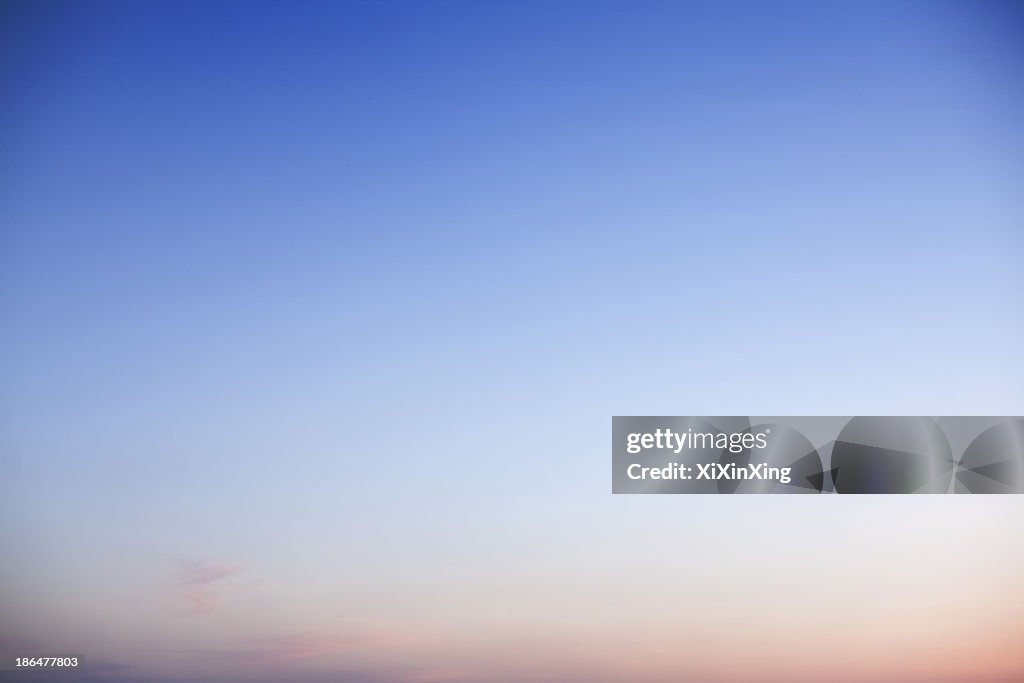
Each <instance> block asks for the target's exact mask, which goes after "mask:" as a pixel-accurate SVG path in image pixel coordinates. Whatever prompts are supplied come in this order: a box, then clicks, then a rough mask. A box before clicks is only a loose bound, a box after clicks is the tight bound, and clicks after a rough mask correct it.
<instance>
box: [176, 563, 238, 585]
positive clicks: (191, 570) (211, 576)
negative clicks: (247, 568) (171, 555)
mask: <svg viewBox="0 0 1024 683" xmlns="http://www.w3.org/2000/svg"><path fill="white" fill-rule="evenodd" d="M241 571H242V567H241V566H240V565H237V564H219V563H215V562H181V563H179V565H178V584H179V585H182V586H203V585H206V584H210V583H213V582H214V581H220V580H221V579H225V578H227V577H229V576H233V575H234V574H238V573H239V572H241Z"/></svg>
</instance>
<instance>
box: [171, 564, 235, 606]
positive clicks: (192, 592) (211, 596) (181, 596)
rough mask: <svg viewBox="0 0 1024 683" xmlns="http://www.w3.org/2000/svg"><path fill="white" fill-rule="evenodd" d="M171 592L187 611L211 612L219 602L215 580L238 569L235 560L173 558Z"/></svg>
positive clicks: (221, 579) (216, 581)
mask: <svg viewBox="0 0 1024 683" xmlns="http://www.w3.org/2000/svg"><path fill="white" fill-rule="evenodd" d="M173 562H174V565H175V568H174V573H175V578H174V580H173V586H174V596H175V598H176V599H177V601H178V602H179V604H182V605H184V609H185V611H186V612H187V613H188V614H193V615H200V614H209V613H211V612H213V611H214V610H215V609H216V608H217V606H218V605H220V604H221V593H220V591H219V590H218V589H217V586H215V584H217V583H218V582H220V581H223V580H224V579H227V578H230V577H232V576H235V575H237V574H239V573H241V572H242V570H243V567H242V565H239V564H232V563H226V562H211V561H207V560H199V561H196V560H174V561H173Z"/></svg>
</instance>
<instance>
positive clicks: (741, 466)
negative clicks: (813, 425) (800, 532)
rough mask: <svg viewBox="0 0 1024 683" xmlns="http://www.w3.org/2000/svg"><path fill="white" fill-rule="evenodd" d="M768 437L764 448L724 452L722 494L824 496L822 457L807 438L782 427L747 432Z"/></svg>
mask: <svg viewBox="0 0 1024 683" xmlns="http://www.w3.org/2000/svg"><path fill="white" fill-rule="evenodd" d="M745 432H746V433H751V434H765V443H766V445H765V447H764V448H758V447H756V446H755V447H753V448H744V449H743V450H742V451H740V452H739V453H732V452H730V451H729V449H725V450H723V451H722V454H721V456H720V458H719V460H718V462H719V464H720V465H721V466H722V467H723V468H724V470H723V469H721V468H719V470H720V471H721V473H722V474H723V475H728V476H723V477H721V478H719V479H718V492H719V493H821V491H822V488H823V486H824V482H825V474H824V472H823V471H822V465H821V456H820V455H819V454H818V451H817V449H816V448H815V447H814V445H813V444H812V443H811V442H810V441H809V440H808V439H807V437H806V436H804V435H803V434H801V433H800V432H798V431H797V430H795V429H793V428H792V427H786V426H784V425H780V424H761V425H757V426H755V427H750V428H749V429H746V430H745Z"/></svg>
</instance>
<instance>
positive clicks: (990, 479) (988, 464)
mask: <svg viewBox="0 0 1024 683" xmlns="http://www.w3.org/2000/svg"><path fill="white" fill-rule="evenodd" d="M956 482H957V488H958V489H959V488H960V487H963V489H965V490H966V491H969V492H970V493H1024V418H1016V419H1013V420H1009V421H1007V422H1003V423H1002V424H997V425H996V426H994V427H989V428H988V429H986V430H985V431H983V432H982V433H981V434H979V435H978V436H977V437H976V438H975V439H974V441H972V442H971V445H970V446H968V447H967V450H966V451H964V455H963V457H962V458H960V467H959V468H958V469H957V473H956Z"/></svg>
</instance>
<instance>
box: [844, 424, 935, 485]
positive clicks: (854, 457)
mask: <svg viewBox="0 0 1024 683" xmlns="http://www.w3.org/2000/svg"><path fill="white" fill-rule="evenodd" d="M953 468H954V461H953V455H952V452H951V450H950V446H949V441H948V440H947V439H946V435H945V434H943V432H942V430H941V429H940V428H939V425H937V424H936V423H935V421H934V420H932V419H931V418H928V417H855V418H853V419H852V420H850V421H849V422H847V423H846V426H844V427H843V430H842V431H841V432H840V433H839V437H838V438H837V439H836V443H835V445H834V447H833V449H832V476H833V481H834V483H835V490H836V492H837V493H946V492H947V491H948V490H949V486H950V483H951V482H952V479H953Z"/></svg>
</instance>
